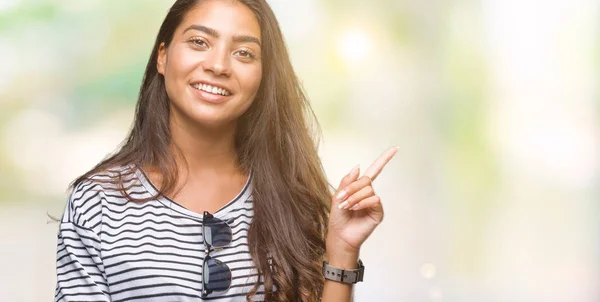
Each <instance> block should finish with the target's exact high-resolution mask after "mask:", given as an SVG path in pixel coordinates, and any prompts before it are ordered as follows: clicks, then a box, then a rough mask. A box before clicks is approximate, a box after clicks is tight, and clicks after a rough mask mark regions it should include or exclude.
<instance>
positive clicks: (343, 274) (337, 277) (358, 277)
mask: <svg viewBox="0 0 600 302" xmlns="http://www.w3.org/2000/svg"><path fill="white" fill-rule="evenodd" d="M364 274H365V266H364V265H363V263H362V261H361V260H360V259H358V268H357V269H341V268H337V267H333V266H331V265H329V264H328V263H327V261H323V276H324V277H325V279H327V280H333V281H337V282H342V283H348V284H355V283H357V282H362V281H363V276H364Z"/></svg>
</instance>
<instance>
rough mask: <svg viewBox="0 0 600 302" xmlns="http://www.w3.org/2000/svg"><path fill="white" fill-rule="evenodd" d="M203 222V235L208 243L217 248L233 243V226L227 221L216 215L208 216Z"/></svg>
mask: <svg viewBox="0 0 600 302" xmlns="http://www.w3.org/2000/svg"><path fill="white" fill-rule="evenodd" d="M203 222H204V228H203V235H204V240H206V243H208V244H210V245H211V246H213V247H216V248H220V247H224V246H226V245H228V244H230V243H231V228H230V227H229V225H227V223H225V222H224V221H222V220H220V219H217V218H214V217H206V218H205V219H204V221H203Z"/></svg>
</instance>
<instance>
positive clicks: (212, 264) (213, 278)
mask: <svg viewBox="0 0 600 302" xmlns="http://www.w3.org/2000/svg"><path fill="white" fill-rule="evenodd" d="M202 278H203V279H204V280H203V281H204V288H205V289H206V290H207V291H225V290H227V289H229V286H230V285H231V270H229V267H228V266H227V265H225V263H223V262H221V261H219V260H217V259H213V258H208V259H205V261H204V269H203V273H202Z"/></svg>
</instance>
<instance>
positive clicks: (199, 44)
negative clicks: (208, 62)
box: [188, 38, 208, 47]
mask: <svg viewBox="0 0 600 302" xmlns="http://www.w3.org/2000/svg"><path fill="white" fill-rule="evenodd" d="M188 42H190V43H192V44H193V45H194V46H197V47H206V46H208V45H207V44H206V42H204V40H202V39H200V38H192V39H190V40H189V41H188Z"/></svg>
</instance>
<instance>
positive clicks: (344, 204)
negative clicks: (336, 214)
mask: <svg viewBox="0 0 600 302" xmlns="http://www.w3.org/2000/svg"><path fill="white" fill-rule="evenodd" d="M347 205H348V201H347V200H346V201H344V202H342V203H340V204H339V205H338V209H343V208H345V207H346V206H347Z"/></svg>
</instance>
